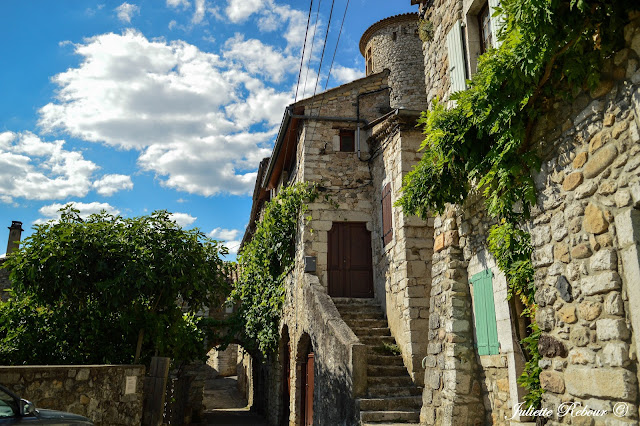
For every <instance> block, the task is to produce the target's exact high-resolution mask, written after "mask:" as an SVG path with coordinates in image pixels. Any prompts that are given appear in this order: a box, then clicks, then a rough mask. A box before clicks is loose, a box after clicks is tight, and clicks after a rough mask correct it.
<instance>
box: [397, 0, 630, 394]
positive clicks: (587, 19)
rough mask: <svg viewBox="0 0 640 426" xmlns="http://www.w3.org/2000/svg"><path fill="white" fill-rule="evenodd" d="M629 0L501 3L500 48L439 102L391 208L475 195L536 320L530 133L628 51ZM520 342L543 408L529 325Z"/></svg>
mask: <svg viewBox="0 0 640 426" xmlns="http://www.w3.org/2000/svg"><path fill="white" fill-rule="evenodd" d="M632 3H633V2H629V1H627V0H595V1H587V0H549V1H539V0H502V4H501V7H500V8H498V10H497V13H499V14H501V15H502V16H503V19H504V21H503V26H502V28H501V30H500V32H499V34H498V39H499V40H500V41H501V42H502V44H501V45H500V47H499V48H497V49H490V50H489V51H488V52H487V53H485V54H484V55H482V56H480V58H479V60H478V72H477V73H476V74H475V75H474V76H473V78H472V79H471V80H470V81H469V82H468V89H467V90H465V91H463V92H458V93H454V94H453V95H451V99H452V100H455V102H456V104H455V106H454V107H452V108H447V107H446V106H445V105H444V104H442V103H440V102H438V101H437V100H436V101H435V102H434V104H433V108H432V109H431V110H430V111H427V112H424V113H423V114H422V117H421V119H420V120H419V124H420V125H421V126H423V129H424V134H425V140H424V141H423V143H422V147H421V149H422V151H423V157H422V159H421V161H420V162H419V163H418V164H417V165H416V167H415V168H414V169H413V170H412V171H411V172H410V173H408V174H407V176H406V177H405V180H404V187H403V194H402V197H401V198H400V200H399V201H398V203H397V205H399V206H401V207H402V208H403V210H404V211H406V212H408V213H411V214H418V215H420V216H422V217H426V216H428V215H429V214H430V212H432V211H435V212H440V213H441V212H443V211H444V209H445V207H446V205H447V204H449V203H451V204H462V203H463V202H464V201H465V200H466V199H467V198H468V196H469V194H470V193H472V192H474V191H479V192H480V193H481V194H482V195H483V196H484V199H485V202H486V208H487V211H488V213H489V215H490V216H491V217H492V218H494V219H496V220H497V224H496V225H494V226H493V227H492V228H491V230H490V233H489V237H488V243H489V250H490V251H491V253H492V254H493V255H494V256H495V258H496V260H497V263H498V266H499V267H500V269H501V270H502V271H504V272H505V275H506V277H507V280H508V282H509V294H510V296H514V295H515V296H517V297H520V298H521V299H522V301H523V302H524V304H525V306H526V307H527V309H526V310H525V312H526V314H527V315H529V316H530V317H531V318H532V319H534V315H535V308H536V305H535V302H534V293H535V287H534V282H533V272H534V269H533V265H532V262H531V254H532V251H533V250H532V247H531V241H530V240H531V238H530V235H529V233H528V232H527V231H526V230H525V226H526V223H527V221H528V219H529V217H530V210H531V207H532V206H533V205H534V204H535V203H536V190H535V185H534V181H533V172H535V171H537V170H539V166H540V160H539V158H538V156H537V155H536V152H535V142H536V141H535V140H533V136H532V134H533V129H534V126H535V124H536V121H537V119H538V118H539V117H540V116H541V115H542V114H544V113H545V112H546V111H547V110H548V109H549V106H550V105H552V104H553V102H554V101H556V100H565V101H570V100H571V99H572V98H573V97H574V96H576V95H577V94H578V93H580V92H581V91H582V90H585V89H593V88H595V87H596V86H597V85H598V84H599V82H600V79H601V77H602V69H603V64H604V61H605V60H606V59H607V58H610V57H611V56H612V55H613V53H614V52H616V51H618V50H620V49H621V48H622V47H624V25H625V24H626V23H627V22H629V20H630V14H631V13H632V12H633V11H634V10H636V9H638V6H637V5H636V6H635V7H633V6H632ZM532 324H533V325H532V330H531V334H530V335H529V337H527V338H526V339H525V340H524V341H523V343H524V345H525V347H526V348H527V349H528V351H529V355H530V358H529V361H528V362H527V364H526V367H525V372H524V373H523V375H522V377H521V378H520V379H519V382H520V383H521V384H522V385H523V386H525V387H526V388H527V389H528V391H529V394H528V395H527V397H526V398H525V400H526V402H527V403H528V404H529V405H530V406H539V405H540V402H541V399H542V393H543V390H542V389H541V388H540V381H539V374H540V368H539V366H538V361H539V360H540V354H539V353H538V349H537V337H538V336H539V334H540V332H539V330H538V329H537V326H536V324H535V321H534V320H533V321H532Z"/></svg>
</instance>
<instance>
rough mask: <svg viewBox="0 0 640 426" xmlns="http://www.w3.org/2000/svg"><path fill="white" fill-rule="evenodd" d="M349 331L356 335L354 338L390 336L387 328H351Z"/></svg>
mask: <svg viewBox="0 0 640 426" xmlns="http://www.w3.org/2000/svg"><path fill="white" fill-rule="evenodd" d="M351 330H353V332H354V333H355V334H356V336H358V337H360V336H363V337H365V336H391V330H389V327H372V328H364V327H351Z"/></svg>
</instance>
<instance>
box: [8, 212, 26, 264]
mask: <svg viewBox="0 0 640 426" xmlns="http://www.w3.org/2000/svg"><path fill="white" fill-rule="evenodd" d="M22 231H24V229H22V222H20V221H17V220H13V221H11V226H10V227H9V241H8V242H7V256H9V254H10V253H11V252H12V251H14V250H17V249H18V246H19V244H20V237H21V236H22Z"/></svg>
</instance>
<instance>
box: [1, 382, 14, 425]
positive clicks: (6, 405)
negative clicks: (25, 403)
mask: <svg viewBox="0 0 640 426" xmlns="http://www.w3.org/2000/svg"><path fill="white" fill-rule="evenodd" d="M17 413H18V405H17V402H16V400H15V399H14V398H13V396H11V395H9V394H8V393H6V392H5V391H3V390H2V389H0V419H1V418H4V417H13V416H15V415H16V414H17Z"/></svg>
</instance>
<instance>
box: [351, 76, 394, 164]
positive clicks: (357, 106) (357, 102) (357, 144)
mask: <svg viewBox="0 0 640 426" xmlns="http://www.w3.org/2000/svg"><path fill="white" fill-rule="evenodd" d="M387 89H388V90H391V87H383V88H381V89H376V90H370V91H368V92H362V93H358V96H356V120H358V121H357V122H358V127H357V128H356V150H357V151H358V160H360V161H363V160H362V158H361V157H360V98H361V97H363V96H366V95H371V94H373V93H378V92H382V91H383V90H387ZM365 125H366V121H365Z"/></svg>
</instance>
